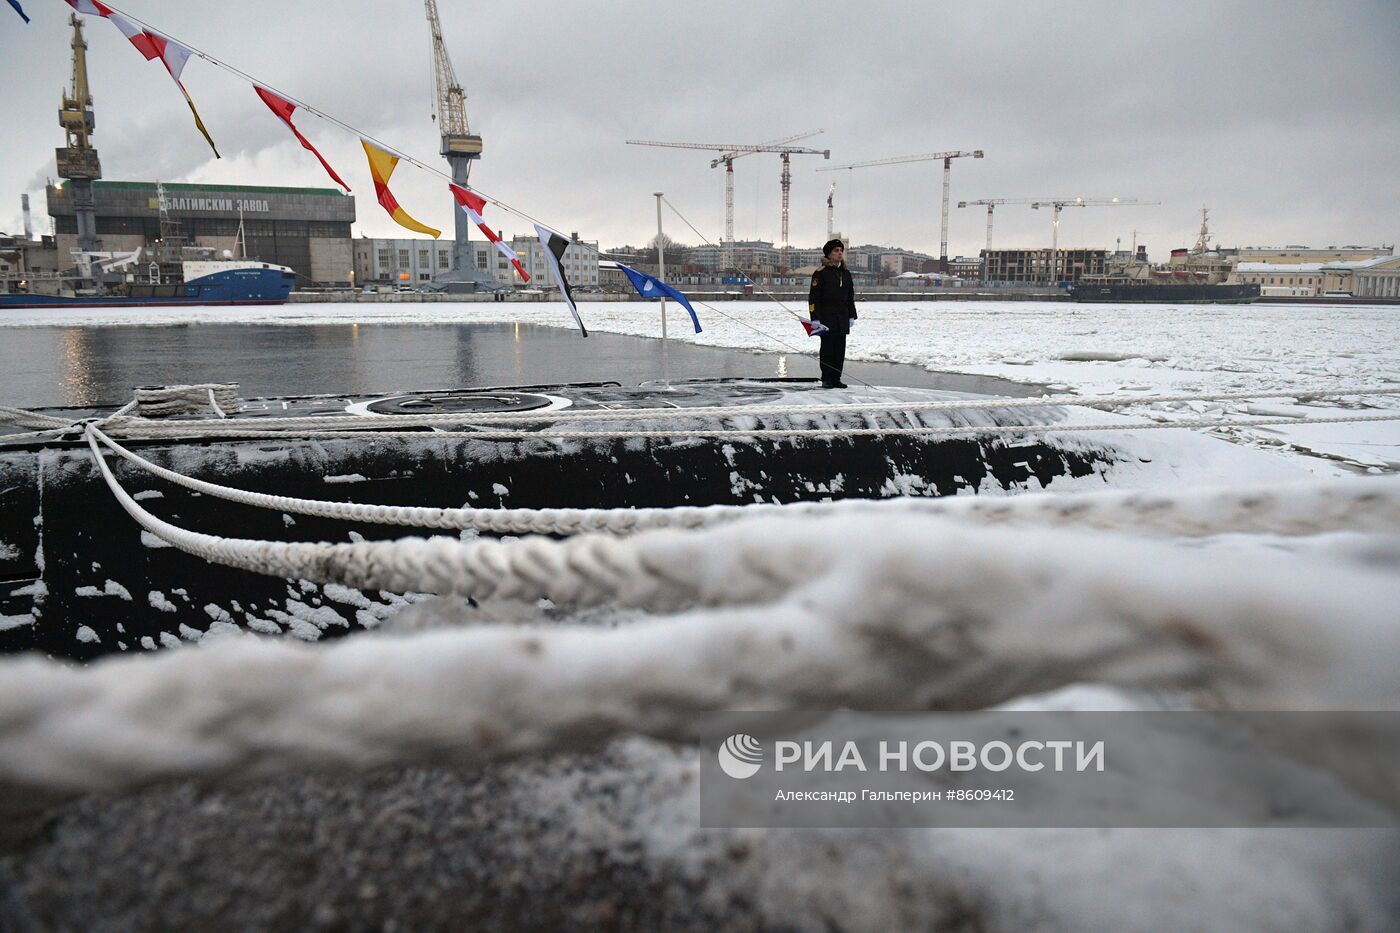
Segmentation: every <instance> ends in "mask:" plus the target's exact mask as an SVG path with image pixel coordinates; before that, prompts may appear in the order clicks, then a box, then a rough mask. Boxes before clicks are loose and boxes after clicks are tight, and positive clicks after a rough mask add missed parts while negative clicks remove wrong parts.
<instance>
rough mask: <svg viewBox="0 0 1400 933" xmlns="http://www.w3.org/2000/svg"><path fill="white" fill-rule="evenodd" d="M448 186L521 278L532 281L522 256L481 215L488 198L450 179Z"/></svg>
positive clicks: (472, 219) (463, 210)
mask: <svg viewBox="0 0 1400 933" xmlns="http://www.w3.org/2000/svg"><path fill="white" fill-rule="evenodd" d="M447 187H448V188H450V189H452V196H453V197H454V198H456V199H457V203H458V204H459V205H460V206H461V208H462V213H464V214H466V215H467V216H468V217H470V218H471V222H472V223H474V224H476V225H477V227H479V228H480V229H481V232H482V233H484V234H486V239H488V240H490V241H491V242H492V243H495V244H496V249H498V250H500V251H501V255H503V256H505V257H506V258H507V259H509V260H510V264H511V265H513V266H515V271H516V272H518V273H520V280H521V281H522V282H528V281H530V273H528V272H526V271H525V267H524V266H522V265H521V264H520V257H519V256H518V255H517V254H516V252H515V250H513V249H511V248H510V247H509V246H507V245H506V244H505V243H504V242H502V240H501V238H500V237H498V236H496V231H494V230H492V229H491V228H490V227H489V226H487V225H486V218H484V217H482V216H481V213H482V211H484V210H486V199H485V198H483V197H482V196H481V195H479V194H477V193H476V192H475V191H468V190H467V189H466V188H463V187H462V186H461V185H454V184H453V183H452V182H450V181H449V182H448V183H447Z"/></svg>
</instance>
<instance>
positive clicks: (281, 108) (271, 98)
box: [253, 84, 350, 192]
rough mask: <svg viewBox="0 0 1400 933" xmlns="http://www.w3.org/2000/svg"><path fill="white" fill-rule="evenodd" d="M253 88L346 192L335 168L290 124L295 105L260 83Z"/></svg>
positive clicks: (345, 187) (346, 187)
mask: <svg viewBox="0 0 1400 933" xmlns="http://www.w3.org/2000/svg"><path fill="white" fill-rule="evenodd" d="M253 90H254V91H257V92H258V97H260V98H262V102H263V103H264V104H267V106H268V109H269V110H271V111H272V112H273V113H275V114H277V119H279V120H281V121H282V122H283V123H285V124H287V129H289V130H291V131H292V135H293V136H295V137H296V138H297V141H298V142H299V143H301V145H302V147H303V148H305V149H307V150H309V151H310V152H311V154H312V155H314V156H315V157H316V158H317V160H318V161H319V162H320V163H321V167H322V168H323V169H325V170H326V174H327V175H329V176H331V178H333V179H335V183H336V184H337V185H340V187H342V188H344V189H345V190H346V191H347V192H348V191H349V190H350V186H349V185H347V184H346V183H345V182H344V181H343V180H342V179H341V177H340V176H339V175H337V174H336V173H335V169H333V168H331V166H330V163H329V162H327V161H326V160H325V157H324V156H322V155H321V153H319V152H317V151H316V147H315V146H313V145H311V143H310V142H308V141H307V139H306V137H305V136H303V135H301V130H299V129H297V128H296V127H295V126H294V125H293V124H292V112H293V111H294V110H296V109H297V105H296V104H294V103H292V102H291V101H289V100H287V99H286V98H285V97H279V96H278V95H276V94H274V93H272V92H271V91H269V90H268V89H267V88H265V87H263V86H262V85H260V84H255V85H253Z"/></svg>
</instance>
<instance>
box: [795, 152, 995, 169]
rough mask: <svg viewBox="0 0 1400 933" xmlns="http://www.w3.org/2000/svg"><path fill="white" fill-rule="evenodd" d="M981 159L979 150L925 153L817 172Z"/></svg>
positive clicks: (981, 153) (872, 160)
mask: <svg viewBox="0 0 1400 933" xmlns="http://www.w3.org/2000/svg"><path fill="white" fill-rule="evenodd" d="M982 157H983V152H982V150H981V149H973V150H970V151H965V150H961V149H958V150H954V151H952V152H925V153H922V154H920V155H907V156H894V157H893V158H889V159H871V160H870V161H868V162H852V163H850V164H849V165H833V166H831V167H829V168H819V169H817V171H819V172H839V171H841V170H842V169H851V168H869V167H870V166H872V165H898V164H900V163H902V162H930V161H933V160H934V159H963V158H973V159H980V158H982Z"/></svg>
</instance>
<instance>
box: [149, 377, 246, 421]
mask: <svg viewBox="0 0 1400 933" xmlns="http://www.w3.org/2000/svg"><path fill="white" fill-rule="evenodd" d="M135 395H136V397H135V402H136V412H137V413H138V414H139V415H140V416H142V417H147V418H151V417H155V418H159V417H163V416H166V415H191V414H194V413H195V412H198V411H203V410H204V409H206V408H208V409H211V410H212V411H213V412H214V413H215V414H216V415H218V416H219V417H221V418H223V417H227V416H226V414H225V412H226V411H227V410H229V409H232V410H234V411H237V410H238V408H239V406H240V405H241V404H242V401H241V400H240V399H239V398H238V383H236V382H231V383H223V382H205V383H198V384H196V385H174V386H139V387H138V388H137V389H136V390H135Z"/></svg>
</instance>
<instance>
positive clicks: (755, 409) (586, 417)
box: [110, 386, 1400, 437]
mask: <svg viewBox="0 0 1400 933" xmlns="http://www.w3.org/2000/svg"><path fill="white" fill-rule="evenodd" d="M1397 394H1400V387H1384V386H1361V387H1344V388H1341V389H1330V390H1328V389H1313V390H1298V389H1292V390H1287V391H1275V392H1228V393H1212V394H1190V395H1158V396H1141V397H1137V398H1129V397H1122V398H1093V397H1089V398H1080V397H1077V396H1058V397H1053V398H1043V399H970V400H958V399H943V400H938V401H924V402H921V401H913V400H909V401H869V402H847V403H832V404H818V405H805V404H802V403H797V402H794V403H785V404H782V405H747V406H746V405H730V406H708V407H707V406H697V407H691V408H630V409H616V410H613V409H609V410H577V411H575V410H570V409H563V410H549V411H521V412H456V413H449V414H417V415H360V416H356V417H355V418H354V419H353V422H354V424H356V425H357V426H362V427H364V428H366V429H370V428H375V427H389V428H407V427H435V426H438V425H460V424H496V423H501V422H506V423H515V422H553V423H563V422H569V421H628V420H657V421H661V420H675V419H684V418H726V417H736V416H737V417H751V416H753V417H756V416H760V415H793V414H798V415H820V414H863V413H867V412H885V411H893V412H925V411H977V410H984V409H1021V408H1060V407H1067V406H1078V407H1081V408H1117V407H1122V406H1128V405H1151V404H1167V403H1176V402H1192V401H1237V400H1247V399H1263V398H1323V397H1334V396H1365V395H1397ZM349 420H351V419H349V418H347V417H345V416H343V415H337V416H332V417H326V416H316V417H303V418H278V419H276V422H275V423H276V424H277V425H278V427H280V428H285V429H287V430H303V429H318V428H328V429H330V430H336V429H338V428H343V427H344V426H345V424H346V422H347V421H349ZM268 424H269V420H268V419H266V418H229V419H227V420H226V421H222V422H219V423H217V424H215V423H213V422H209V421H178V420H167V421H163V422H160V423H158V424H151V423H145V422H142V421H139V420H136V419H113V420H112V421H111V422H110V430H111V431H112V432H113V433H116V432H121V433H122V434H124V435H125V436H128V437H135V436H143V437H144V436H153V435H160V434H164V433H166V432H175V431H180V430H185V429H194V430H197V431H203V432H206V433H211V434H223V433H235V432H238V431H240V429H242V428H246V427H251V428H253V429H254V430H257V431H266V430H268Z"/></svg>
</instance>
